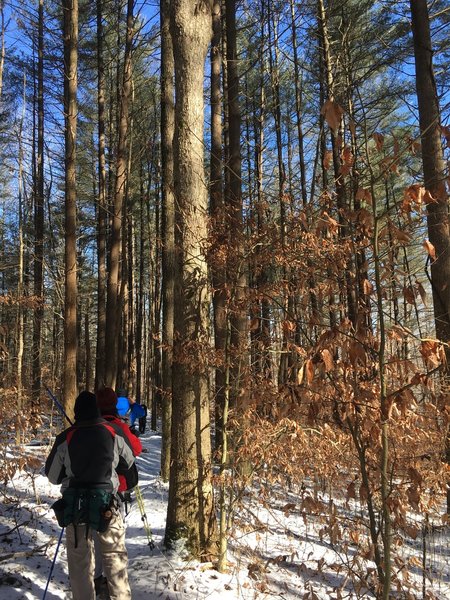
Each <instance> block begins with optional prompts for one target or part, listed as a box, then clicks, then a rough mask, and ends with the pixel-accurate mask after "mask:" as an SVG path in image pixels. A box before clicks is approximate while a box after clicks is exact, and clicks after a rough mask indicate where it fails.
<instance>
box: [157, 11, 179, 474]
mask: <svg viewBox="0 0 450 600" xmlns="http://www.w3.org/2000/svg"><path fill="white" fill-rule="evenodd" d="M160 6H161V57H162V58H161V163H162V164H161V166H162V172H161V176H162V182H161V185H162V187H161V198H162V272H163V278H162V343H163V350H162V414H161V421H162V446H161V477H162V479H163V481H168V480H169V472H170V443H171V442H170V429H171V420H172V349H173V310H174V300H175V299H174V261H175V247H174V235H175V230H174V197H173V148H172V144H173V132H174V96H173V94H174V89H173V73H174V68H175V67H174V62H173V51H172V38H171V35H170V14H169V10H170V1H169V0H161V3H160Z"/></svg>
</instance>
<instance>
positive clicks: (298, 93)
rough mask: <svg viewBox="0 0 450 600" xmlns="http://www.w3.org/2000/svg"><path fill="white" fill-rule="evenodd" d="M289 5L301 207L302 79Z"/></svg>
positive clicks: (305, 199)
mask: <svg viewBox="0 0 450 600" xmlns="http://www.w3.org/2000/svg"><path fill="white" fill-rule="evenodd" d="M289 3H290V7H291V27H292V51H293V61H294V81H295V114H296V122H297V135H298V155H299V162H300V184H301V193H302V202H303V207H306V204H307V202H308V196H307V189H306V166H305V151H304V136H303V126H302V105H303V98H302V88H303V85H302V81H301V76H300V68H299V60H298V41H297V25H296V20H295V4H294V0H289Z"/></svg>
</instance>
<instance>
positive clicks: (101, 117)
mask: <svg viewBox="0 0 450 600" xmlns="http://www.w3.org/2000/svg"><path fill="white" fill-rule="evenodd" d="M97 73H98V80H97V105H98V108H97V110H98V202H97V206H98V213H97V269H98V274H97V349H96V358H95V361H96V363H95V364H96V368H95V389H98V387H100V386H101V385H104V384H105V352H106V351H105V343H106V342H105V340H106V332H105V328H106V225H107V197H106V157H105V146H106V143H105V66H104V60H103V1H102V0H97Z"/></svg>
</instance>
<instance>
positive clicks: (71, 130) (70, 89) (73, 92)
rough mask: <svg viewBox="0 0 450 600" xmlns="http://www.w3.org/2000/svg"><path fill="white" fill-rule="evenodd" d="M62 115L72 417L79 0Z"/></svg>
mask: <svg viewBox="0 0 450 600" xmlns="http://www.w3.org/2000/svg"><path fill="white" fill-rule="evenodd" d="M63 11H64V32H63V35H64V115H65V282H66V285H65V311H64V408H65V411H66V413H67V415H68V417H69V418H72V417H73V405H74V403H75V397H76V395H77V348H78V340H77V247H76V217H77V209H76V192H77V189H76V138H77V111H78V107H77V84H78V79H77V65H78V0H64V4H63Z"/></svg>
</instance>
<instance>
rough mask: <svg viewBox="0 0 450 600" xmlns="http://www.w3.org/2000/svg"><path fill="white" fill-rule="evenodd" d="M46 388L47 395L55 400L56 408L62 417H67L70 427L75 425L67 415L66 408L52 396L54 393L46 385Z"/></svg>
mask: <svg viewBox="0 0 450 600" xmlns="http://www.w3.org/2000/svg"><path fill="white" fill-rule="evenodd" d="M44 387H45V389H46V391H47V394H48V395H49V396H50V399H51V400H53V403H54V404H55V406H56V408H57V409H58V410H59V412H60V413H61V414H62V416H63V417H65V418H66V419H67V420H68V421H69V423H70V425H73V423H72V421H71V420H70V419H69V417H68V416H67V413H66V411H65V410H64V407H63V405H62V404H61V402H60V401H59V400H58V399H57V398H56V397H55V396H54V395H53V394H52V392H51V391H50V390H49V388H48V387H47V386H46V385H44Z"/></svg>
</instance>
